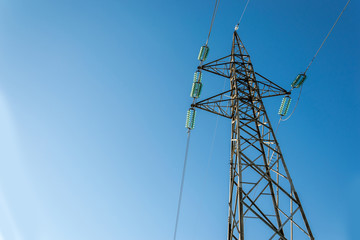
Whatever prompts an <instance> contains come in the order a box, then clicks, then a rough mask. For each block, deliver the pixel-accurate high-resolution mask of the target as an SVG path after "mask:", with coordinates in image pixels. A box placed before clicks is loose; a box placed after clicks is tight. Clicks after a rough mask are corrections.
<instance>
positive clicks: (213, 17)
mask: <svg viewBox="0 0 360 240" xmlns="http://www.w3.org/2000/svg"><path fill="white" fill-rule="evenodd" d="M219 3H220V0H216V1H215V7H214V11H213V15H212V18H211V24H210V29H209V34H208V37H207V39H206V44H205V45H206V46H207V45H208V43H209V39H210V34H211V30H212V27H213V24H214V21H215V16H216V12H217V10H218V7H219Z"/></svg>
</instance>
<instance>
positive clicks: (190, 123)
mask: <svg viewBox="0 0 360 240" xmlns="http://www.w3.org/2000/svg"><path fill="white" fill-rule="evenodd" d="M195 114H196V112H195V109H194V108H190V109H189V110H188V111H187V116H186V125H185V127H186V128H188V129H193V128H194V127H195Z"/></svg>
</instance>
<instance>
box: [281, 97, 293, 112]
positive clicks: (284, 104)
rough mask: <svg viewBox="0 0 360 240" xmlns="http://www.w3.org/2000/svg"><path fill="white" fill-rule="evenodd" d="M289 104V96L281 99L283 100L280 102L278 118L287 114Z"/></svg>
mask: <svg viewBox="0 0 360 240" xmlns="http://www.w3.org/2000/svg"><path fill="white" fill-rule="evenodd" d="M290 103H291V98H290V96H285V97H284V98H283V100H282V101H281V105H280V109H279V112H278V114H279V115H280V116H285V115H286V114H287V113H288V111H289V108H290Z"/></svg>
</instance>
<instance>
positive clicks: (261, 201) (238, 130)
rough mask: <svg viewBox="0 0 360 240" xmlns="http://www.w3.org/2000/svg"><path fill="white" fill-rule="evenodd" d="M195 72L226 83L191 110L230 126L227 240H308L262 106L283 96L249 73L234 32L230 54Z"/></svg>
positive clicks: (275, 87)
mask: <svg viewBox="0 0 360 240" xmlns="http://www.w3.org/2000/svg"><path fill="white" fill-rule="evenodd" d="M199 70H200V71H207V72H210V73H213V74H216V75H218V76H221V77H225V78H228V79H229V82H230V89H228V90H226V91H225V92H222V93H219V94H217V95H215V96H212V97H210V98H207V99H204V100H202V101H199V102H197V103H194V104H192V107H195V108H199V109H203V110H206V111H208V112H211V113H214V114H218V115H220V116H223V117H225V118H228V119H229V120H230V122H231V140H230V141H231V155H230V187H229V188H230V189H229V217H228V226H227V227H228V235H227V239H228V240H244V239H251V240H256V239H314V237H313V235H312V232H311V230H310V226H309V224H308V221H307V219H306V216H305V212H304V210H303V208H302V205H301V202H300V199H299V197H298V194H297V192H296V191H295V187H294V184H293V182H292V179H291V177H290V174H289V171H288V169H287V167H286V164H285V161H284V158H283V155H282V153H281V150H280V146H279V144H278V142H277V140H276V137H275V133H274V130H273V128H272V126H271V123H270V120H269V118H268V115H267V113H266V111H265V106H264V104H263V99H264V98H267V97H273V96H280V95H288V94H289V92H287V91H286V90H284V89H283V88H281V87H280V86H278V85H276V84H275V83H273V82H271V81H270V80H268V79H266V78H265V77H263V76H262V75H260V74H258V73H256V72H255V71H254V69H253V65H252V63H251V61H250V56H249V54H248V53H247V51H246V49H245V47H244V45H243V44H242V42H241V40H240V38H239V36H238V34H237V32H236V31H235V32H234V34H233V41H232V48H231V54H230V55H227V56H225V57H223V58H220V59H217V60H215V61H212V62H209V63H207V64H204V65H202V66H200V67H199Z"/></svg>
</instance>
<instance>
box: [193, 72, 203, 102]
mask: <svg viewBox="0 0 360 240" xmlns="http://www.w3.org/2000/svg"><path fill="white" fill-rule="evenodd" d="M201 78H202V74H201V72H200V71H196V72H195V74H194V82H193V84H192V88H191V92H190V97H192V98H198V97H200V94H201V89H202V83H201Z"/></svg>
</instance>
